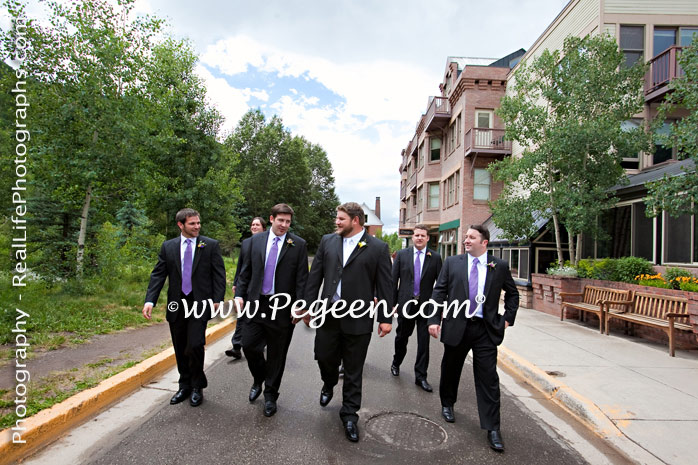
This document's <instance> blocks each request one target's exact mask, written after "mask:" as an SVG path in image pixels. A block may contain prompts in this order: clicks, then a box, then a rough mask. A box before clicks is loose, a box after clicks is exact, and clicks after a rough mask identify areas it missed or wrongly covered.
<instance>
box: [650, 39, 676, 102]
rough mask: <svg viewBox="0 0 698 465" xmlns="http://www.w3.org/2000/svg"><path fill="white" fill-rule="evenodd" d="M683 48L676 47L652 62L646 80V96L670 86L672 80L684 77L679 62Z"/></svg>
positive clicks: (664, 52) (670, 48) (665, 51)
mask: <svg viewBox="0 0 698 465" xmlns="http://www.w3.org/2000/svg"><path fill="white" fill-rule="evenodd" d="M682 48H683V47H679V46H677V45H674V46H672V47H669V48H668V49H666V50H664V51H663V52H662V53H660V54H659V55H657V56H656V57H654V58H652V59H651V60H650V62H649V64H650V66H649V70H648V71H647V77H646V79H645V94H649V93H651V92H653V91H654V90H656V89H657V88H658V87H661V86H663V85H666V84H668V83H669V82H670V81H671V80H672V79H675V78H677V77H680V76H683V75H684V72H683V70H682V69H681V66H680V65H679V61H678V57H679V55H680V54H681V49H682Z"/></svg>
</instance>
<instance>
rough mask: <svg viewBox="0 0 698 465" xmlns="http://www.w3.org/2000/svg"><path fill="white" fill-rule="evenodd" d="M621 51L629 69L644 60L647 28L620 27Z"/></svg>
mask: <svg viewBox="0 0 698 465" xmlns="http://www.w3.org/2000/svg"><path fill="white" fill-rule="evenodd" d="M620 49H621V50H622V51H623V56H625V66H627V67H628V68H629V67H631V66H632V65H634V64H635V63H636V62H637V61H640V60H642V57H643V56H644V53H645V26H630V25H628V26H626V25H621V26H620Z"/></svg>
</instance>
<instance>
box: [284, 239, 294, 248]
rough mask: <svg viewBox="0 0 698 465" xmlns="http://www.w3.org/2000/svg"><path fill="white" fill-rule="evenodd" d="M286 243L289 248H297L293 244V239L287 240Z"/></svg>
mask: <svg viewBox="0 0 698 465" xmlns="http://www.w3.org/2000/svg"><path fill="white" fill-rule="evenodd" d="M286 243H287V244H288V245H289V247H295V246H296V243H295V242H293V239H291V238H288V239H286Z"/></svg>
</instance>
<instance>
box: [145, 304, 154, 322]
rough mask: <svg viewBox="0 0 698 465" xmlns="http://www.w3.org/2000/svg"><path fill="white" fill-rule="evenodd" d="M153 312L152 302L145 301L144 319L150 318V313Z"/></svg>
mask: <svg viewBox="0 0 698 465" xmlns="http://www.w3.org/2000/svg"><path fill="white" fill-rule="evenodd" d="M152 313H153V304H151V303H147V304H145V305H143V316H144V317H145V319H146V320H150V315H151V314H152Z"/></svg>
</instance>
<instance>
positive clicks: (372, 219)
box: [361, 203, 383, 226]
mask: <svg viewBox="0 0 698 465" xmlns="http://www.w3.org/2000/svg"><path fill="white" fill-rule="evenodd" d="M361 208H363V209H364V215H366V223H365V224H364V226H383V222H382V221H381V219H380V218H378V217H377V216H376V212H375V211H373V210H371V209H370V208H369V207H368V205H366V204H365V203H362V204H361Z"/></svg>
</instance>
